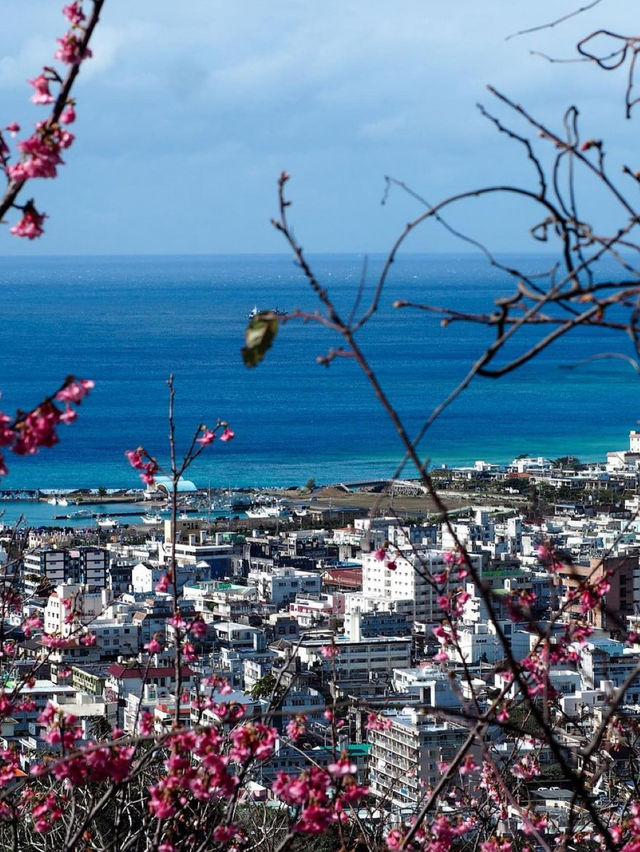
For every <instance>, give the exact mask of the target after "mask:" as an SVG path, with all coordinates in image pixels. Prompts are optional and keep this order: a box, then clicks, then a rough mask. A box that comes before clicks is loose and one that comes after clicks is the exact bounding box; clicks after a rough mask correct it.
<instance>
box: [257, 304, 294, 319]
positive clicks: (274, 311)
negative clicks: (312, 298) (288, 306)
mask: <svg viewBox="0 0 640 852" xmlns="http://www.w3.org/2000/svg"><path fill="white" fill-rule="evenodd" d="M258 314H275V316H277V317H285V316H286V315H287V312H286V311H283V310H281V309H280V308H266V309H262V310H259V309H258V306H257V305H254V306H253V307H252V308H251V310H250V311H249V317H248V319H249V320H252V319H254V317H257V316H258Z"/></svg>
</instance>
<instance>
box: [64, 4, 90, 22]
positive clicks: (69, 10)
mask: <svg viewBox="0 0 640 852" xmlns="http://www.w3.org/2000/svg"><path fill="white" fill-rule="evenodd" d="M62 14H63V15H64V16H65V17H66V18H68V19H69V21H71V24H72V25H73V26H74V27H79V26H80V25H81V24H82V22H83V21H84V19H85V15H84V12H83V11H82V7H81V5H80V3H78V2H74V3H69V5H68V6H63V8H62Z"/></svg>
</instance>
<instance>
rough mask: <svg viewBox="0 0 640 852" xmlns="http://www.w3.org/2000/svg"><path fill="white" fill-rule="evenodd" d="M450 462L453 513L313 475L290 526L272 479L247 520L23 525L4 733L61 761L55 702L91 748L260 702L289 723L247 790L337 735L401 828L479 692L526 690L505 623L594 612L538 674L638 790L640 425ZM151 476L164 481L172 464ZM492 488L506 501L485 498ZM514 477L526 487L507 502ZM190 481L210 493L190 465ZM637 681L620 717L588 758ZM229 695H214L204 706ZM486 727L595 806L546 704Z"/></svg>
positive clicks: (520, 638)
mask: <svg viewBox="0 0 640 852" xmlns="http://www.w3.org/2000/svg"><path fill="white" fill-rule="evenodd" d="M434 475H435V476H436V479H437V480H440V481H441V482H442V483H443V485H444V484H446V488H447V489H449V490H448V491H447V490H445V491H444V492H443V493H444V494H445V495H446V494H447V493H451V494H453V493H456V494H457V495H458V496H460V495H464V494H465V493H467V494H469V495H473V498H474V500H473V503H469V502H467V505H462V506H460V507H459V508H457V509H455V510H452V511H451V512H450V516H449V519H448V522H447V523H445V522H443V520H442V519H440V520H438V519H437V518H435V516H433V515H430V516H424V517H423V518H422V519H418V518H416V517H412V518H406V517H403V516H402V515H401V513H400V511H395V510H394V511H393V512H392V513H390V514H385V515H384V516H378V517H376V516H367V515H366V514H363V513H362V512H358V510H357V509H355V508H349V507H348V500H349V495H348V493H346V492H347V491H348V489H346V487H345V486H343V489H342V490H343V492H345V497H344V500H345V502H346V504H347V505H345V506H343V508H342V509H341V511H340V516H341V518H342V520H344V518H345V515H347V517H348V518H349V521H348V523H346V524H344V525H340V524H337V523H336V520H337V514H338V513H337V512H336V511H335V509H332V508H331V507H329V506H322V505H320V504H318V501H317V499H314V497H313V494H314V491H315V486H314V484H313V483H309V490H308V491H304V492H301V495H300V499H299V501H298V502H297V503H296V504H295V505H294V504H293V503H291V505H290V506H289V510H288V515H289V523H287V521H286V519H285V518H283V519H282V521H281V524H279V526H280V527H281V528H280V529H279V531H276V529H267V528H266V527H265V528H258V524H259V519H260V518H261V517H262V518H263V519H264V518H265V517H268V516H271V519H272V520H273V518H274V517H275V516H277V515H280V514H282V511H283V510H282V508H279V509H276V508H275V501H272V502H271V503H270V504H269V505H270V506H271V508H270V509H269V508H268V506H267V504H266V501H265V498H263V503H262V504H261V506H260V505H257V506H256V507H254V510H253V512H252V511H251V510H249V514H253V515H254V517H253V518H246V519H245V521H244V522H242V521H239V523H240V527H242V526H243V525H244V528H245V529H244V532H241V531H231V530H227V531H217V532H214V533H211V532H210V531H211V524H210V523H209V524H208V523H207V521H206V519H204V518H194V517H189V515H188V514H187V513H186V512H184V511H183V512H181V514H180V515H177V516H176V519H175V531H174V528H173V524H174V521H172V520H171V519H164V520H162V518H161V516H160V515H159V514H156V515H153V514H148V515H147V516H145V517H146V524H143V525H142V526H140V525H138V526H136V527H127V528H118V526H117V525H116V524H114V525H113V526H112V528H109V527H106V528H105V529H103V539H104V541H103V542H102V543H101V544H99V545H98V544H96V538H95V531H91V532H88V531H85V532H80V531H78V530H74V529H66V530H64V529H39V530H29V531H23V532H22V533H21V532H20V530H18V531H14V532H13V533H6V534H5V538H4V542H5V550H4V562H5V566H6V574H5V584H6V583H10V584H11V587H12V588H13V589H14V590H15V591H16V592H19V600H20V601H21V602H22V603H21V604H20V606H14V607H13V608H12V610H11V613H10V615H8V616H7V617H6V619H5V627H4V630H5V639H9V640H10V641H12V642H15V643H16V653H15V655H14V658H13V660H12V662H11V664H10V666H8V667H5V670H4V674H3V678H4V690H5V691H6V692H10V690H11V689H13V688H15V686H16V685H19V688H20V694H21V697H22V699H23V701H22V703H21V705H20V709H18V710H15V711H14V712H13V713H12V716H11V717H10V718H6V719H5V720H4V721H3V724H2V745H3V747H4V748H5V749H7V750H13V751H14V752H16V751H17V753H18V754H19V766H20V769H21V771H22V772H25V773H29V772H30V771H31V769H32V767H33V766H34V765H35V764H38V763H40V762H41V761H42V760H43V758H44V759H46V756H47V755H48V759H51V754H52V750H53V753H54V754H55V751H56V747H55V745H52V740H51V737H50V736H47V731H49V730H50V718H48V717H47V710H46V708H54V711H55V712H56V713H60V714H62V715H63V716H64V715H66V714H68V715H69V717H70V718H72V719H73V724H74V725H78V726H79V727H80V728H81V736H80V735H78V736H77V737H76V745H81V744H82V743H86V742H89V741H91V740H92V738H94V737H95V735H96V730H98V729H99V725H100V724H108V725H109V726H110V727H111V726H113V727H114V728H115V729H117V730H120V731H122V732H123V734H124V735H126V736H131V735H136V734H140V733H141V732H143V731H147V732H148V730H149V728H150V727H151V728H152V729H153V731H154V732H155V734H156V735H160V736H161V735H162V734H163V733H166V732H168V731H170V730H171V728H172V726H173V725H175V724H176V722H178V721H179V724H180V725H181V726H185V727H186V728H187V729H188V728H189V727H190V726H194V727H198V726H202V725H204V724H210V725H214V726H215V725H218V726H219V725H220V724H224V723H225V713H226V712H232V711H231V709H230V708H242V714H243V717H244V718H245V719H260V718H263V717H264V716H265V714H267V713H271V714H272V716H273V724H274V726H275V727H276V729H277V730H278V731H279V733H280V735H281V737H280V738H279V739H278V740H277V742H276V744H275V746H274V749H273V751H272V753H271V754H270V755H269V756H268V757H267V758H266V759H264V760H258V761H255V762H254V763H252V765H251V766H250V768H249V769H248V771H246V772H245V773H244V774H243V776H242V782H241V783H242V787H243V797H244V798H243V801H244V802H245V804H246V805H247V807H251V806H255V807H264V804H265V803H268V802H269V801H271V800H272V799H274V798H276V797H274V793H273V785H274V783H275V784H277V779H278V778H279V777H281V774H282V773H283V772H286V773H287V774H289V775H291V774H295V773H303V772H304V771H305V769H306V768H307V767H308V759H309V755H310V756H311V758H312V760H313V762H314V764H315V765H318V766H325V767H326V766H327V765H328V764H331V763H332V762H335V759H336V758H335V755H336V747H338V748H339V751H340V752H341V753H342V754H343V755H345V756H346V758H345V759H347V760H348V765H349V766H350V767H351V769H352V770H353V771H354V773H355V777H356V779H357V783H358V784H361V785H364V786H365V787H366V788H368V802H369V807H375V809H376V819H377V820H378V821H383V822H384V823H385V824H386V825H387V826H393V825H402V824H404V823H405V822H406V820H407V819H408V818H409V817H410V816H411V815H414V814H415V813H417V811H418V809H419V807H420V805H421V803H422V802H423V800H424V796H425V790H429V789H433V787H435V785H436V784H437V783H438V781H439V780H440V778H441V777H442V773H443V767H446V766H448V765H449V762H450V761H451V760H452V759H453V757H454V756H455V755H456V753H457V752H458V750H459V749H460V748H461V746H462V745H463V743H464V741H465V739H466V737H467V735H468V729H469V725H468V722H466V721H465V719H464V715H465V712H466V710H467V709H468V706H469V702H470V701H472V700H473V702H474V703H475V704H476V706H477V709H478V710H479V711H482V712H485V711H486V710H487V708H489V707H490V706H491V705H492V702H494V700H495V699H496V696H500V697H501V700H502V699H504V701H505V702H508V700H509V699H513V706H514V707H517V701H516V700H515V699H516V697H517V689H516V687H515V684H514V685H513V686H512V687H510V685H509V681H510V678H512V677H513V675H512V672H511V669H510V668H509V666H508V665H507V663H508V660H506V655H505V647H504V642H505V640H506V642H507V644H508V654H509V659H511V660H515V661H517V662H518V663H522V661H524V660H526V659H531V658H532V655H533V654H534V652H535V650H536V648H537V647H538V646H539V645H540V637H541V636H544V637H546V641H554V639H558V638H561V637H562V636H564V635H568V634H567V630H568V627H569V625H572V628H573V629H574V630H575V627H576V625H578V626H579V627H580V630H581V633H580V637H582V638H581V639H580V638H578V639H576V638H575V632H574V634H572V635H573V639H572V642H571V653H569V654H565V655H564V656H563V657H562V658H561V659H560V660H559V661H558V662H557V663H555V664H554V662H553V660H552V659H551V660H550V661H548V662H547V663H546V664H545V667H544V668H545V671H544V677H543V679H542V681H536V680H535V677H534V678H533V679H532V681H531V683H534V684H535V683H538V685H539V684H540V683H542V684H543V685H542V687H540V689H541V692H540V695H541V696H543V697H544V702H545V705H546V712H547V713H549V714H550V719H551V721H552V724H553V726H554V730H555V732H556V734H557V735H558V737H559V740H560V742H561V743H562V748H563V750H564V752H565V757H566V760H567V761H568V763H569V764H570V765H571V766H576V765H577V763H578V762H579V761H580V760H582V759H584V760H585V768H586V774H585V777H586V779H587V781H588V783H589V785H590V790H589V792H590V795H591V797H592V798H593V801H594V802H595V803H597V806H598V808H602V809H611V808H616V807H619V805H620V802H625V801H626V800H627V799H628V796H629V789H630V787H629V785H632V784H633V783H635V778H636V775H635V771H636V766H635V763H636V759H635V757H634V756H633V750H632V748H631V741H630V738H631V737H632V736H633V732H634V731H635V730H636V725H637V722H638V719H639V718H640V638H637V637H638V632H639V629H640V612H639V609H640V607H639V605H640V563H639V554H640V543H639V542H640V521H639V520H637V513H638V501H639V499H640V433H637V432H631V434H630V447H629V450H627V451H617V452H611V453H609V454H608V455H607V459H606V462H605V463H600V464H589V465H584V464H580V463H579V462H578V460H577V459H574V458H572V457H565V458H564V459H559V460H555V461H552V460H549V459H545V458H528V457H520V458H518V459H515V460H514V461H513V462H512V463H511V464H510V465H493V464H485V463H483V462H476V464H475V465H474V466H472V467H469V468H445V469H440V470H438V471H436V472H435V473H434ZM367 488H368V489H369V490H370V491H373V492H382V493H385V494H386V495H387V496H392V495H393V493H394V492H395V499H396V502H398V501H400V503H401V499H402V497H403V496H404V497H407V496H409V497H411V496H413V497H420V495H421V492H422V491H423V490H424V487H423V486H422V485H420V484H419V483H418V482H411V481H399V480H392V481H389V482H387V483H377V484H374V483H371V484H369V485H368V486H367ZM453 489H456V490H455V492H454V490H453ZM147 491H148V494H147V496H149V497H152V498H154V499H156V500H157V499H158V498H159V497H161V495H162V492H161V491H158V490H157V486H156V485H154V486H153V487H151V486H150V487H149V488H148V489H147ZM541 493H544V495H545V498H546V499H545V501H544V502H543V501H541V499H540V496H539V495H540V494H541ZM482 494H484V495H486V496H487V497H488V498H491V499H490V500H489V501H488V502H487V503H481V502H479V501H478V502H476V500H475V498H477V497H480V496H481V495H482ZM523 494H524V495H525V496H524V497H523V496H522V495H523ZM571 494H572V495H573V499H570V498H569V497H568V496H567V495H571ZM501 495H502V497H504V498H508V497H511V499H512V504H511V505H500V504H499V501H498V498H499V497H500V496H501ZM526 495H528V496H526ZM531 495H533V497H532V496H531ZM554 495H555V498H556V499H554ZM603 495H604V497H603ZM177 499H178V504H179V505H181V506H182V507H183V509H184V508H187V507H189V506H190V505H193V503H192V501H193V486H192V484H191V483H190V482H187V481H184V482H183V483H181V484H180V486H179V493H178V498H177ZM305 500H306V501H307V503H308V506H307V507H306V508H303V505H304V504H303V503H302V501H305ZM354 500H355V495H354ZM518 501H520V502H518ZM309 506H310V507H312V508H311V509H309V508H308V507H309ZM293 512H294V513H295V514H292V513H293ZM323 521H324V522H326V523H323ZM303 522H304V523H303ZM145 526H146V529H145V528H144V527H145ZM104 533H106V534H104ZM89 536H92V538H91V543H88V542H89ZM457 542H459V543H462V544H463V545H464V548H465V551H466V553H467V554H468V560H469V563H470V564H469V567H470V568H471V569H472V571H471V572H469V571H467V568H466V567H465V563H464V562H463V560H462V558H461V556H460V553H459V551H458V544H457ZM16 549H18V550H19V553H18V552H17V551H16ZM551 553H553V554H556V556H554V560H555V565H554V566H552V568H553V570H552V569H551V568H550V561H549V560H550V556H549V555H550V554H551ZM172 560H174V563H172ZM170 563H171V564H175V566H176V576H175V585H176V593H177V595H178V598H177V601H178V610H177V611H178V612H179V615H180V619H182V621H181V622H180V623H182V624H189V625H191V628H190V630H191V632H190V634H189V641H188V642H186V641H183V642H182V645H181V647H180V655H181V660H180V663H179V665H177V664H176V647H177V642H176V630H178V632H179V624H178V622H176V619H175V612H176V610H175V609H174V597H173V593H172V591H171V590H170V589H169V588H168V587H167V580H166V578H167V571H168V566H169V564H170ZM434 578H435V581H434ZM478 583H480V585H481V587H482V588H480V587H479V586H478ZM586 589H598V590H599V592H600V598H599V600H598V601H597V603H596V604H594V605H593V606H585V604H584V593H585V590H586ZM488 606H489V607H490V610H491V611H488V609H487V607H488ZM452 616H455V627H452V626H451V625H452V623H453V618H452ZM176 625H178V626H177V627H176ZM194 625H197V629H195V627H194ZM533 625H535V629H533ZM452 636H453V639H452ZM212 684H213V687H212ZM212 688H213V693H211V690H212ZM620 690H623V691H624V695H623V700H622V702H621V704H620V706H619V707H618V713H619V719H620V720H621V721H620V722H619V730H618V738H617V739H614V738H607V739H605V740H604V741H603V742H602V745H601V747H600V748H599V749H598V751H597V752H596V753H593V754H590V755H588V758H586V759H585V758H583V756H582V755H583V752H582V745H583V744H584V743H585V742H587V741H588V738H589V737H590V736H591V735H592V734H593V733H594V732H595V731H596V730H597V729H598V727H599V726H600V725H601V724H602V719H603V713H605V711H606V708H607V707H608V706H609V705H610V703H611V700H612V697H613V696H615V695H618V694H619V692H620ZM209 694H213V695H214V697H215V701H214V702H210V703H209V705H207V704H205V705H203V704H202V701H201V699H202V698H203V696H205V695H209ZM533 694H535V689H534V693H533ZM274 701H275V705H274ZM274 706H276V708H277V712H276V713H273V707H274ZM220 707H225V708H226V710H225V711H224V712H223V713H222V714H221V711H220ZM328 707H331V708H333V709H332V710H331V712H329V711H328V710H327V708H328ZM50 712H53V711H52V710H51V709H49V713H50ZM233 712H236V710H233ZM336 726H337V729H336ZM109 729H110V728H109ZM336 730H337V732H338V735H339V746H336V744H333V745H332V742H333V739H332V738H333V736H334V734H335V733H336ZM485 738H488V739H489V740H491V747H492V754H493V760H495V761H496V762H497V766H498V769H500V770H502V769H504V768H506V769H507V770H508V771H510V772H512V773H513V777H514V778H519V779H525V780H526V785H527V791H528V792H527V795H528V797H529V808H530V812H531V813H533V814H538V816H540V817H542V816H544V817H545V819H552V820H553V824H554V831H561V832H562V831H566V830H567V829H568V826H567V824H566V820H567V819H568V818H569V815H570V814H571V819H572V820H574V821H575V820H576V819H579V818H580V817H579V815H578V817H576V815H575V812H574V810H573V809H569V808H568V801H569V799H570V798H571V796H572V791H571V790H572V788H571V784H570V783H568V781H567V779H566V778H565V777H564V775H563V771H562V768H561V766H559V764H558V760H557V756H555V755H554V754H553V753H552V750H551V749H550V747H549V745H548V744H547V743H545V742H544V741H543V740H542V739H538V738H536V731H535V724H534V723H533V722H531V724H530V728H529V732H528V734H526V735H525V734H524V733H523V731H522V730H518V729H516V730H515V731H514V732H511V733H510V732H509V730H508V728H507V729H499V728H497V727H496V726H495V725H492V726H491V727H490V728H488V729H487V732H486V734H485ZM482 759H483V758H482V756H481V754H480V753H479V752H478V749H477V747H475V748H474V749H472V750H471V751H468V752H467V753H466V757H465V761H467V766H468V767H469V770H470V771H471V769H473V768H474V767H477V766H478V765H479V764H480V763H481V762H482ZM476 760H477V764H476V763H475V761H476ZM460 771H461V774H464V773H463V772H462V769H461V770H460ZM523 783H524V782H523ZM454 810H455V808H454ZM528 812H529V811H528ZM467 816H468V814H467ZM502 817H503V819H502V821H501V826H500V828H501V831H503V832H506V833H507V834H509V835H511V834H515V833H517V832H518V831H522V830H523V828H526V826H525V825H524V824H523V815H522V811H521V809H520V807H519V806H518V807H515V806H514V807H513V808H511V807H509V806H508V805H505V806H504V813H503V814H502ZM525 822H526V820H525Z"/></svg>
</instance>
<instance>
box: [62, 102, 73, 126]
mask: <svg viewBox="0 0 640 852" xmlns="http://www.w3.org/2000/svg"><path fill="white" fill-rule="evenodd" d="M75 120H76V111H75V109H74V108H73V104H67V106H66V107H65V108H64V109H63V110H62V112H61V113H60V121H61V122H62V123H63V124H73V122H74V121H75Z"/></svg>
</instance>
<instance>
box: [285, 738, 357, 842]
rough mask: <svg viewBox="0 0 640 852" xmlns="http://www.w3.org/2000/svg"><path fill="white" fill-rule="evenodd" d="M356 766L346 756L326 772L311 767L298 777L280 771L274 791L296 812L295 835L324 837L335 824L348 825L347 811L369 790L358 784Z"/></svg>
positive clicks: (294, 818) (341, 757)
mask: <svg viewBox="0 0 640 852" xmlns="http://www.w3.org/2000/svg"><path fill="white" fill-rule="evenodd" d="M355 774H356V766H355V764H352V763H351V762H350V760H349V758H348V755H346V754H343V755H341V756H340V758H339V760H337V761H336V762H335V763H331V764H329V766H328V767H327V769H326V770H325V769H321V768H320V767H318V766H311V767H310V768H309V769H305V770H304V771H303V772H301V773H300V774H299V775H298V776H295V777H294V776H291V775H288V774H287V773H286V772H278V775H277V777H276V780H275V781H274V783H273V792H274V793H275V795H277V796H278V797H279V798H280V799H281V800H282V801H283V802H285V803H286V804H287V805H289V806H290V807H291V808H292V809H293V810H294V817H293V826H292V829H293V831H294V832H296V833H299V834H322V833H323V832H325V831H326V830H327V829H328V828H329V827H330V826H331V825H332V824H334V823H336V822H345V821H346V820H347V819H348V810H349V808H351V807H352V806H354V805H356V804H358V802H360V801H361V800H362V799H363V798H364V796H366V795H367V793H368V790H367V788H366V787H362V786H360V785H358V784H357V782H356V779H355Z"/></svg>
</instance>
